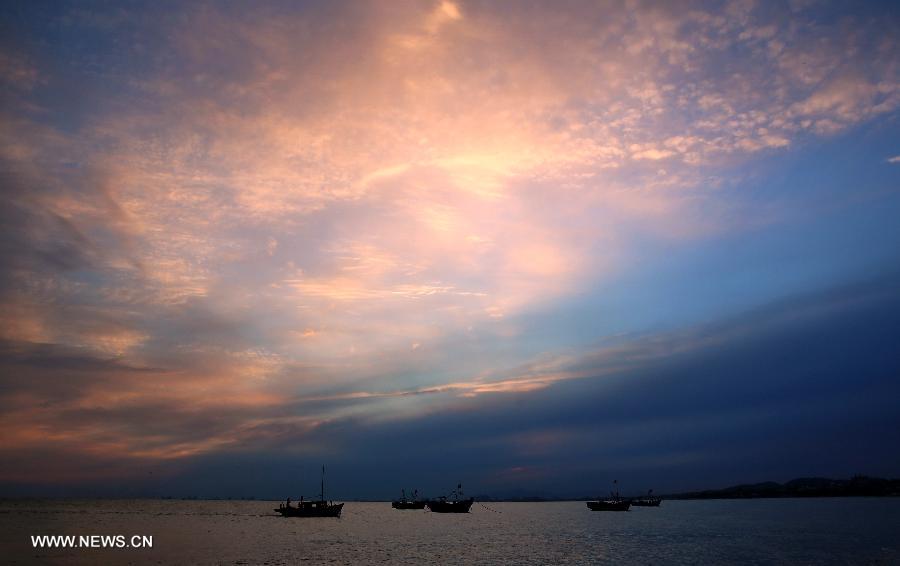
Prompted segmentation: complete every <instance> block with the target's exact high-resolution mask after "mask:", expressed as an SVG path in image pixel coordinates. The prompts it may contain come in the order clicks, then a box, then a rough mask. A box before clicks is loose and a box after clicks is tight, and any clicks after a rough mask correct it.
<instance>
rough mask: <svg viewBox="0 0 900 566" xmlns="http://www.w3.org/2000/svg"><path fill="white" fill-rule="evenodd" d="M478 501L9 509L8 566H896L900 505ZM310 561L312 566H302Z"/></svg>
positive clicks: (3, 539) (0, 552) (67, 504)
mask: <svg viewBox="0 0 900 566" xmlns="http://www.w3.org/2000/svg"><path fill="white" fill-rule="evenodd" d="M488 505H490V508H491V509H493V510H494V511H491V510H488V509H486V508H485V507H483V506H481V505H480V504H478V503H476V504H475V506H474V507H473V508H472V513H470V514H468V515H440V514H436V513H429V512H426V511H396V510H393V509H391V508H390V504H388V503H353V502H348V503H347V504H346V505H345V506H344V514H343V516H342V517H341V518H340V519H302V518H282V517H280V516H276V515H275V514H274V513H272V512H271V509H272V507H274V506H277V504H273V503H267V502H261V501H145V500H135V501H4V502H0V556H2V557H3V558H2V561H3V562H5V563H13V564H25V563H31V562H35V561H41V562H49V563H63V564H67V563H81V564H89V563H90V564H96V563H123V564H124V563H137V564H149V563H199V564H296V563H298V562H303V563H307V564H317V563H334V564H420V563H423V562H431V563H434V564H469V563H483V564H596V563H604V562H609V563H616V564H621V563H634V564H660V563H664V564H673V563H685V564H697V563H707V564H710V563H715V564H722V563H742V564H744V563H757V564H769V563H791V564H900V498H894V499H890V498H845V499H757V500H750V501H664V502H663V504H662V507H660V508H658V509H652V508H650V509H648V508H637V509H633V510H632V511H629V512H628V513H610V512H591V511H590V510H588V509H587V508H586V507H585V505H584V503H579V502H562V503H490V504H488ZM36 534H75V535H89V534H99V535H115V534H124V535H128V536H129V537H130V536H131V535H133V534H139V535H152V536H153V548H152V549H117V550H108V549H107V550H100V549H81V550H46V549H44V550H38V549H33V548H31V543H30V535H36ZM304 561H305V562H304Z"/></svg>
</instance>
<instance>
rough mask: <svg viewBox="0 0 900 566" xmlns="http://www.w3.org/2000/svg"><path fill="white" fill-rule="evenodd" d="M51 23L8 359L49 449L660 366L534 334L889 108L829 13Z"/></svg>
mask: <svg viewBox="0 0 900 566" xmlns="http://www.w3.org/2000/svg"><path fill="white" fill-rule="evenodd" d="M33 9H34V10H36V12H30V11H26V12H27V13H25V14H24V15H23V16H22V17H23V18H26V19H27V18H31V19H33V20H34V21H35V22H38V21H40V22H43V21H45V20H47V21H50V22H53V24H52V25H53V26H57V25H59V26H61V28H60V29H62V28H65V30H66V35H65V36H57V35H54V33H55V32H54V33H51V31H49V30H50V28H49V27H46V28H45V27H42V26H41V25H36V26H35V27H34V29H32V28H28V30H31V31H27V30H24V29H23V30H22V31H19V32H17V33H19V34H20V35H22V34H25V35H27V34H33V35H34V37H30V36H29V37H28V39H29V40H28V41H24V40H23V41H17V42H16V43H17V44H16V46H15V49H13V48H12V47H11V46H10V45H9V43H8V42H4V44H3V45H2V46H0V77H2V81H3V84H4V85H6V88H5V89H4V93H3V94H2V96H3V100H4V104H3V105H2V108H3V109H2V111H0V112H2V117H3V120H0V123H2V126H0V159H2V167H0V171H2V172H0V175H2V184H3V196H4V198H3V203H2V210H0V220H2V222H0V225H2V227H0V262H2V263H3V265H4V266H5V267H4V270H3V271H2V273H0V313H2V315H3V319H4V323H3V326H2V329H0V330H2V333H0V334H2V337H3V339H4V340H5V341H6V343H7V344H8V350H6V355H7V356H8V357H7V359H6V362H5V363H7V364H8V365H9V367H10V368H11V369H13V370H15V371H16V372H21V373H16V374H14V375H17V376H18V377H16V378H15V379H11V380H10V381H9V382H8V383H7V385H8V387H9V388H10V389H9V390H10V392H11V393H9V395H8V396H7V397H4V399H5V402H6V403H8V406H9V408H10V410H11V412H10V416H9V418H8V419H7V423H8V424H9V426H10V427H11V428H10V431H11V432H10V434H11V435H12V436H13V437H15V438H16V439H17V440H15V442H16V443H17V444H16V446H18V447H19V448H22V447H26V446H34V447H35V448H34V453H35V454H37V453H38V452H40V453H41V454H45V453H47V452H52V451H53V450H62V449H61V448H60V446H61V445H62V443H64V442H68V443H70V444H69V448H67V449H66V453H67V454H68V453H69V452H71V451H81V452H83V453H85V454H91V455H92V456H91V457H99V456H97V455H98V454H99V453H100V452H103V451H106V452H108V453H115V454H120V455H122V457H123V458H125V457H127V458H134V459H135V461H136V462H137V461H143V460H153V459H159V460H177V459H180V458H195V457H200V455H209V454H211V453H216V452H225V451H228V450H239V449H243V448H244V447H245V446H247V445H248V444H252V443H253V442H256V441H259V442H260V443H261V444H265V443H267V442H272V443H277V442H288V441H290V442H294V441H296V443H297V445H298V446H302V447H303V449H304V450H312V449H314V448H316V446H317V445H316V441H315V440H314V439H313V436H314V435H311V431H314V430H319V429H321V428H322V427H326V428H327V427H329V426H334V427H338V428H340V426H341V425H339V424H337V423H345V422H353V419H360V421H366V422H368V421H370V420H378V418H381V419H383V420H385V421H389V420H391V419H392V418H393V417H395V416H397V417H398V418H399V417H411V416H422V415H431V414H434V413H435V412H437V411H438V409H441V410H443V409H446V407H447V406H456V405H454V403H461V402H466V401H472V402H476V401H477V402H481V401H482V400H484V399H486V398H494V397H497V396H503V395H508V396H516V395H523V394H529V393H531V394H534V393H536V392H538V391H541V392H543V393H547V392H548V391H551V390H554V389H555V388H556V387H558V386H560V385H561V384H563V383H569V382H581V381H582V380H584V379H587V378H588V377H590V376H591V371H596V370H597V367H596V366H593V367H591V368H590V370H591V371H588V369H587V366H588V365H590V364H588V363H587V361H585V360H591V361H593V362H596V364H598V365H601V366H603V365H604V364H608V371H609V372H610V373H611V372H614V371H621V370H622V369H623V367H630V365H629V364H632V363H634V364H637V363H638V362H640V363H644V362H646V359H645V357H646V356H647V355H649V354H648V352H650V351H651V350H652V348H651V347H650V345H647V344H644V345H642V346H641V348H643V349H641V348H638V349H639V350H640V352H638V353H634V352H632V353H634V356H635V360H631V359H629V358H628V356H627V355H626V353H623V352H612V351H607V352H604V353H603V356H607V358H605V359H607V361H606V362H603V361H600V357H602V356H600V354H597V356H598V357H597V358H596V359H594V358H591V357H590V356H587V357H586V358H584V359H583V360H582V363H583V365H585V367H584V368H582V367H569V366H566V365H565V364H564V363H563V361H561V360H562V359H563V358H565V356H562V355H561V354H560V355H559V357H558V358H557V357H556V354H558V353H557V352H555V351H553V350H554V348H556V347H557V346H553V347H551V346H547V345H544V344H537V343H535V342H533V341H529V339H528V337H527V336H528V334H529V329H528V328H525V327H524V326H523V323H522V320H523V317H524V316H525V315H527V314H530V313H535V312H541V310H542V309H548V308H552V305H554V304H555V303H557V302H559V301H562V300H566V299H571V298H573V297H579V296H584V295H585V294H587V293H589V292H592V291H593V290H596V289H601V290H602V289H604V285H605V284H606V283H607V282H608V281H610V280H612V279H613V278H615V277H617V276H621V275H622V274H623V273H625V272H626V271H627V270H628V269H629V268H630V267H633V266H634V265H636V264H638V263H639V262H640V261H641V258H640V250H641V247H642V246H644V245H646V242H648V241H649V242H657V243H665V244H666V245H677V244H678V243H682V244H683V243H685V242H688V243H690V242H697V241H703V240H705V239H708V238H709V237H710V236H712V235H720V234H723V233H727V232H729V231H733V230H737V229H740V227H737V226H735V223H734V222H732V221H731V218H732V217H733V216H738V215H737V214H733V215H732V216H729V214H726V213H724V212H723V211H730V212H733V210H732V208H731V207H732V206H733V205H732V204H730V201H729V200H728V199H729V195H727V194H726V193H728V191H722V190H720V189H721V186H722V184H723V182H722V179H731V180H733V179H734V178H736V177H739V176H740V175H742V174H743V173H741V169H742V167H744V166H746V165H747V164H751V165H752V164H754V163H757V162H756V161H754V160H756V159H758V158H759V156H760V154H766V155H768V154H778V153H779V152H782V153H783V152H785V151H786V148H795V147H797V146H802V145H803V144H804V143H809V140H810V139H813V140H815V139H818V138H821V137H833V136H838V135H840V134H841V133H842V132H845V131H847V130H848V129H850V128H852V127H853V126H856V125H859V124H863V123H866V122H868V121H871V120H873V119H876V118H878V117H883V116H887V115H889V114H890V113H892V112H895V110H896V108H897V106H898V104H900V98H898V90H897V84H898V83H897V77H896V69H897V60H896V55H895V54H896V49H894V39H893V36H892V35H891V33H890V31H891V29H892V28H890V25H889V22H887V23H885V22H881V23H879V22H878V21H875V22H873V21H868V20H865V19H863V18H858V17H854V15H853V14H848V15H847V18H843V19H841V20H840V21H832V20H830V19H828V18H823V17H818V16H817V13H816V11H815V7H809V8H808V9H806V10H803V11H802V12H800V13H799V14H793V15H788V14H786V13H781V12H780V11H778V10H761V9H754V8H752V7H747V6H745V7H742V6H741V5H739V4H734V5H730V7H729V9H728V10H723V11H719V10H714V11H709V12H706V11H703V10H700V9H699V8H696V7H690V9H681V8H674V7H668V6H649V7H640V8H635V7H633V6H631V5H622V6H613V5H610V6H594V5H577V4H575V5H568V6H566V7H564V8H563V9H554V10H547V9H546V6H541V5H539V4H534V5H522V6H518V7H517V9H516V10H507V9H503V8H500V7H495V6H491V5H486V4H477V3H476V4H467V3H453V2H440V3H437V2H436V3H431V4H415V5H406V4H397V5H395V4H388V3H383V4H370V5H362V4H347V5H344V4H319V5H310V6H307V7H305V8H304V9H303V10H302V11H290V10H288V11H285V10H282V9H281V8H280V7H278V6H276V5H267V6H263V7H260V8H259V9H258V10H254V11H253V13H250V14H247V13H238V11H237V10H233V9H230V8H228V7H222V6H194V7H191V8H190V9H188V10H185V11H184V12H183V13H181V14H179V15H178V17H174V16H171V15H167V14H162V13H156V12H152V13H151V11H149V10H147V11H142V10H141V8H140V7H135V8H134V11H133V12H132V11H129V10H112V11H110V10H90V9H77V10H75V9H72V10H62V11H61V12H60V13H54V14H50V15H47V14H45V13H43V12H42V11H41V8H40V7H35V8H33ZM63 23H64V24H65V25H63ZM54 29H55V28H54ZM850 32H852V33H850ZM69 34H71V37H70V35H69ZM23 37H24V36H23ZM82 40H83V41H82ZM74 44H78V45H82V44H84V45H85V46H86V47H85V50H80V49H69V47H68V46H69V45H74ZM113 45H114V46H116V47H115V49H113V48H112V47H110V46H113ZM90 46H94V47H90ZM895 159H896V158H891V159H889V162H894V161H895ZM735 186H737V184H735ZM672 243H675V244H672ZM519 338H521V340H519ZM411 345H413V346H411ZM415 345H418V347H416V346H415ZM682 347H686V346H683V345H682ZM542 354H545V355H547V356H550V357H551V358H553V359H554V360H556V361H555V362H554V363H550V364H549V365H541V363H538V362H533V360H534V359H535V358H539V359H543V358H541V355H542ZM41 363H43V364H44V365H43V366H42V365H41ZM532 366H540V367H532ZM604 367H606V366H604ZM604 375H605V373H604ZM26 377H28V378H29V379H26ZM594 377H596V375H594ZM448 403H449V405H448ZM211 406H214V407H215V408H214V409H212V408H210V407H211ZM321 408H327V409H329V410H331V411H333V412H332V413H328V412H327V411H324V410H323V411H320V409H321ZM129 414H131V415H133V417H129ZM153 415H156V417H153ZM157 418H158V419H159V420H160V421H162V422H155V419H157ZM16 423H20V424H16ZM187 430H190V431H193V432H191V433H185V432H183V431H187ZM562 437H566V435H565V434H561V438H562ZM38 445H41V446H43V447H42V448H38ZM42 450H43V451H45V452H41V451H42ZM298 450H299V448H298ZM674 457H675V456H673V458H674ZM513 467H515V466H513ZM29 470H30V468H29V469H26V468H25V467H23V468H21V469H19V470H18V471H16V470H15V469H14V467H11V468H9V472H8V473H9V474H10V475H9V476H8V478H7V479H9V478H12V477H15V478H27V476H28V474H29V473H30V471H29ZM88 475H89V474H82V475H79V476H78V477H79V478H83V477H87V476H88Z"/></svg>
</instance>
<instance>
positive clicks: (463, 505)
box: [425, 484, 475, 513]
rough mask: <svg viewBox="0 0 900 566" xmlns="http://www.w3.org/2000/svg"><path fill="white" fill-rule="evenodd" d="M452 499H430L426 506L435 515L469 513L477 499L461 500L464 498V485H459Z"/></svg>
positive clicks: (443, 496)
mask: <svg viewBox="0 0 900 566" xmlns="http://www.w3.org/2000/svg"><path fill="white" fill-rule="evenodd" d="M450 495H451V497H447V496H445V495H442V496H441V497H438V498H437V499H429V500H428V501H426V502H425V506H426V507H428V508H429V509H430V510H431V511H433V512H435V513H468V512H469V507H471V506H472V504H473V503H475V498H474V497H470V498H468V499H461V498H462V497H463V492H462V484H457V486H456V489H455V490H453V493H452V494H450Z"/></svg>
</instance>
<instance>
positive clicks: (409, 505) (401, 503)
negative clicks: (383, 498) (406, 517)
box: [391, 489, 425, 509]
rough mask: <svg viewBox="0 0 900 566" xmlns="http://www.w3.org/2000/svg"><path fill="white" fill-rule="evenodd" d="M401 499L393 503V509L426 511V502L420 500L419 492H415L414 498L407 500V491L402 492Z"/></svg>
mask: <svg viewBox="0 0 900 566" xmlns="http://www.w3.org/2000/svg"><path fill="white" fill-rule="evenodd" d="M400 493H401V496H400V499H397V500H395V501H391V507H393V508H394V509H425V502H424V501H422V500H421V499H419V490H418V489H417V490H415V491H413V498H412V499H407V497H406V490H405V489H403V490H400Z"/></svg>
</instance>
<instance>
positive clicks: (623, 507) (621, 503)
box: [586, 480, 631, 511]
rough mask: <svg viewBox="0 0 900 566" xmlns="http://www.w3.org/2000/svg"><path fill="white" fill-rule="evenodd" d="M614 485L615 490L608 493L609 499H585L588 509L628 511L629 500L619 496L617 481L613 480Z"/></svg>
mask: <svg viewBox="0 0 900 566" xmlns="http://www.w3.org/2000/svg"><path fill="white" fill-rule="evenodd" d="M613 484H614V485H615V486H616V492H615V493H612V492H610V494H609V499H600V498H597V501H587V502H586V503H587V506H588V509H590V510H591V511H628V509H629V507H631V501H629V500H628V499H622V498H621V497H619V481H618V480H613Z"/></svg>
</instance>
